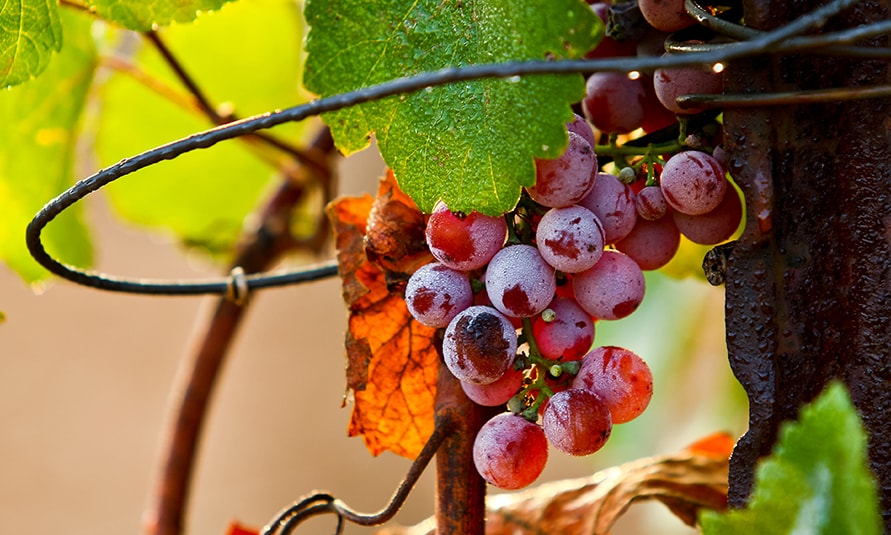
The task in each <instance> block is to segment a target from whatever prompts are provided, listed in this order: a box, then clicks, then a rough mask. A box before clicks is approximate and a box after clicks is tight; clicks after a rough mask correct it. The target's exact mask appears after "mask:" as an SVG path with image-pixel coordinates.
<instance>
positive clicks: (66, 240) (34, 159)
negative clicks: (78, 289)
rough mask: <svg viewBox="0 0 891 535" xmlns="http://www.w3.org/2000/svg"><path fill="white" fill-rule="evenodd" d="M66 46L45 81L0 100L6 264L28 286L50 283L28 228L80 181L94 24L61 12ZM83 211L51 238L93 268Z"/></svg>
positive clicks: (1, 238)
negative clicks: (75, 167)
mask: <svg viewBox="0 0 891 535" xmlns="http://www.w3.org/2000/svg"><path fill="white" fill-rule="evenodd" d="M60 20H61V27H62V28H63V29H64V32H65V46H64V48H63V49H62V51H61V52H60V53H59V54H58V57H56V58H54V59H53V61H52V62H51V63H50V64H49V66H48V67H47V69H46V71H44V72H43V74H42V75H41V76H39V77H38V78H37V79H35V80H32V81H30V82H28V83H26V84H23V85H21V86H17V87H14V88H12V89H10V90H8V91H5V92H2V93H0V124H2V125H3V127H2V128H0V213H2V214H3V217H0V259H2V260H3V261H4V262H5V263H6V264H7V265H9V266H10V267H11V268H12V269H13V270H14V271H15V272H16V273H18V274H19V275H20V276H21V277H22V278H23V279H24V280H25V281H26V282H29V283H34V282H37V281H39V280H42V279H45V278H46V277H47V276H48V275H49V273H47V272H46V271H45V270H44V269H43V268H41V267H40V266H39V265H38V264H37V263H36V262H35V261H34V260H32V259H31V256H30V255H29V254H28V251H27V249H26V248H25V227H26V226H27V224H28V222H30V221H31V218H32V217H34V214H36V213H37V211H38V210H39V209H40V208H41V207H42V206H43V205H44V204H45V203H46V202H47V201H49V200H50V199H52V198H53V197H54V196H56V195H57V194H59V193H61V192H62V191H63V190H65V189H66V188H67V187H68V186H69V185H70V184H72V183H73V182H74V178H75V177H74V176H73V173H72V162H73V160H74V154H75V146H76V143H77V130H78V126H79V123H80V119H81V114H82V112H83V109H84V106H85V103H86V100H87V93H88V90H89V87H90V84H91V82H92V80H93V73H94V70H95V67H96V50H95V47H94V44H93V38H92V36H91V34H90V26H91V24H92V21H93V18H92V17H91V16H89V15H87V14H85V13H79V12H75V11H72V10H67V9H64V10H61V12H60ZM81 212H82V210H81V207H80V206H77V205H75V206H74V207H72V209H71V210H68V211H66V212H65V213H64V214H62V215H61V216H59V217H58V218H57V219H56V220H55V221H53V222H52V223H51V224H50V225H49V227H47V229H46V231H45V232H44V235H43V242H44V244H45V245H46V246H47V249H48V250H49V251H50V252H51V253H52V254H54V255H57V256H59V257H60V258H61V259H62V260H63V261H65V262H68V263H71V264H75V265H78V266H85V265H88V264H89V263H90V262H91V259H92V251H91V248H90V243H89V240H88V238H87V232H86V228H85V227H84V224H83V221H82V218H81Z"/></svg>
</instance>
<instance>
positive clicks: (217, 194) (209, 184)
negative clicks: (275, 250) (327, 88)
mask: <svg viewBox="0 0 891 535" xmlns="http://www.w3.org/2000/svg"><path fill="white" fill-rule="evenodd" d="M301 35H302V22H301V19H300V13H299V10H298V9H297V7H296V6H295V5H294V4H293V2H290V1H288V0H256V1H252V2H240V3H236V4H231V5H229V6H227V7H226V9H224V10H222V11H220V12H217V13H214V14H213V15H211V16H206V17H202V18H200V19H199V20H198V21H196V22H195V23H193V24H190V25H183V26H173V27H171V28H168V29H166V30H164V31H163V33H162V37H163V39H164V42H165V43H166V44H167V45H168V46H169V48H170V49H171V50H172V51H173V52H174V54H175V55H176V57H178V58H180V59H181V61H182V62H183V63H184V66H185V68H186V70H187V71H188V72H189V73H191V74H192V75H193V77H194V78H195V79H196V81H197V83H198V85H199V86H200V87H201V88H202V89H204V90H205V91H206V93H208V97H209V98H210V100H211V101H212V102H215V103H221V102H228V103H231V104H232V106H233V107H234V109H235V110H236V111H237V112H238V113H239V114H241V115H243V116H244V115H248V114H255V113H261V112H265V111H268V110H270V109H273V108H276V107H286V106H291V105H294V104H296V103H298V102H299V101H301V100H305V98H304V96H303V95H302V94H301V93H300V91H299V83H298V78H299V72H300V65H301V63H302V61H301V51H300V38H301ZM136 62H137V64H138V65H139V68H140V69H141V71H143V72H144V73H145V74H148V75H149V76H150V77H151V79H152V80H154V81H155V82H161V83H163V84H165V85H167V86H168V87H170V88H173V89H174V91H175V92H176V93H177V94H179V95H180V96H181V97H185V96H186V93H185V90H183V89H182V88H181V85H180V84H179V82H178V81H176V79H175V78H174V75H173V74H172V72H171V71H170V69H169V68H168V67H167V65H166V64H165V63H164V60H163V59H162V58H161V56H160V54H158V52H157V50H156V49H155V48H154V47H150V46H144V47H143V49H142V50H141V51H140V52H139V54H138V55H137V57H136ZM103 97H104V98H103V108H102V117H101V124H100V129H99V134H98V138H97V151H98V154H99V158H100V161H101V163H102V165H110V164H113V163H115V162H117V161H118V160H120V159H122V158H126V157H128V156H132V155H134V154H138V153H140V152H142V151H144V150H147V149H151V148H153V147H156V146H158V145H161V144H163V143H166V142H169V141H172V140H175V139H178V138H181V137H185V136H187V135H190V134H192V133H195V132H197V131H201V130H205V129H207V128H209V127H211V126H213V125H211V124H210V123H209V122H208V121H207V120H206V119H205V118H203V117H202V116H201V115H200V114H198V113H195V110H194V109H184V108H183V107H181V106H177V105H176V103H175V102H174V101H172V100H171V99H170V98H166V97H165V96H162V95H161V94H159V93H157V92H155V91H152V90H150V89H149V88H148V87H147V86H146V85H144V84H141V83H140V82H139V81H138V80H137V79H136V78H134V77H132V76H130V75H129V74H126V73H117V74H115V75H114V76H113V78H112V80H110V81H109V83H108V85H107V87H105V90H104V92H103ZM186 100H188V99H186ZM273 132H274V133H275V134H276V135H278V136H280V137H287V138H289V139H291V140H292V141H294V143H295V144H297V145H299V144H300V142H299V138H300V136H301V134H302V132H303V127H302V126H299V125H285V126H283V127H280V128H277V129H275V130H274V131H273ZM255 147H256V145H255ZM267 152H268V151H267ZM267 156H269V154H267ZM274 172H275V168H274V167H271V166H270V165H269V164H268V163H267V162H265V161H263V160H262V159H260V158H258V156H257V155H256V154H255V153H253V152H252V150H251V149H250V148H249V147H248V146H247V145H246V144H245V143H244V142H242V141H230V142H227V143H223V144H221V145H218V146H216V147H214V148H213V150H210V151H197V152H193V153H190V154H186V155H184V156H182V157H180V158H177V159H175V160H172V161H168V162H162V163H160V164H157V165H154V166H151V167H149V168H147V169H145V170H143V171H140V172H138V173H136V174H135V175H133V176H128V177H125V178H123V179H122V180H121V181H119V182H117V183H115V184H112V185H110V186H109V187H108V188H106V190H104V191H106V192H107V193H108V195H109V196H110V199H111V200H112V204H113V206H114V208H115V209H116V211H117V212H118V213H119V214H120V215H122V216H123V217H125V218H126V219H128V220H129V221H132V222H135V223H138V224H141V225H147V226H151V227H156V228H164V229H167V230H169V231H171V232H173V233H175V234H176V235H177V236H178V237H179V238H181V239H183V240H185V241H186V242H187V243H190V244H193V245H200V246H203V247H206V248H207V249H209V250H211V251H225V250H228V248H229V247H230V246H231V245H232V242H233V241H234V240H235V239H236V238H237V237H238V235H239V231H240V230H241V227H242V225H243V221H244V218H245V216H246V215H247V214H248V213H249V212H250V211H251V210H253V209H254V208H255V207H256V206H257V204H258V202H259V199H260V197H261V195H262V193H263V191H264V189H265V187H266V186H267V184H269V181H270V179H271V178H272V177H273V174H274Z"/></svg>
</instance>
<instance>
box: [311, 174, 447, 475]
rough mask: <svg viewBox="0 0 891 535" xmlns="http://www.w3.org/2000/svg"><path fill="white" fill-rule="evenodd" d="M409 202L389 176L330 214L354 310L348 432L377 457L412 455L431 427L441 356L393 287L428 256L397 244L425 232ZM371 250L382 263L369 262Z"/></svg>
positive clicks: (346, 290)
mask: <svg viewBox="0 0 891 535" xmlns="http://www.w3.org/2000/svg"><path fill="white" fill-rule="evenodd" d="M404 199H405V198H404V194H402V193H401V192H400V191H398V188H396V187H395V183H394V182H393V181H392V178H391V177H390V178H389V179H385V180H383V181H382V182H381V188H380V191H379V192H378V196H377V198H376V199H374V200H372V199H371V197H370V196H365V197H363V198H358V199H356V198H347V199H341V200H338V201H335V202H334V203H332V204H331V205H330V206H329V207H328V217H329V218H330V219H331V221H332V226H333V227H334V232H335V237H336V243H337V249H338V263H339V266H340V274H341V277H342V279H343V296H344V300H345V301H346V304H347V306H348V308H349V310H350V317H349V327H348V332H347V335H346V350H347V360H348V364H347V386H348V388H350V389H352V391H353V393H354V396H353V397H354V400H355V406H354V408H353V414H352V418H351V420H350V426H349V434H350V436H356V435H361V436H362V438H363V439H364V441H365V445H366V446H367V447H368V449H369V450H370V451H371V453H372V454H373V455H378V454H380V453H381V452H383V451H386V450H389V451H392V452H394V453H396V454H398V455H403V456H405V457H409V458H414V457H416V456H417V454H418V453H419V452H420V451H421V448H423V446H424V443H425V442H426V441H427V439H428V438H429V437H430V434H431V433H432V432H433V402H434V396H435V394H436V380H437V373H438V369H439V355H438V353H437V351H436V348H435V346H434V344H433V337H434V336H435V334H436V330H435V329H433V328H430V327H426V326H424V325H422V324H420V323H418V322H417V321H415V320H414V319H413V318H412V317H411V314H409V312H408V308H407V307H406V305H405V301H404V300H403V297H402V294H401V293H400V290H399V285H392V284H389V283H390V282H393V281H394V279H395V280H403V279H404V278H405V276H407V275H409V274H410V273H411V272H413V271H414V269H416V268H417V267H419V266H420V265H423V264H426V263H427V262H429V261H430V258H431V257H430V256H429V253H428V252H427V251H426V249H425V248H418V247H417V245H416V244H414V245H412V244H404V243H401V242H400V239H403V241H404V240H405V238H404V237H408V236H414V235H417V233H418V232H420V235H421V236H423V223H424V219H423V215H422V214H421V213H420V212H419V211H418V210H417V208H416V207H414V204H413V203H410V201H409V203H410V204H408V203H406V202H404ZM366 221H367V223H366ZM418 229H420V230H418ZM366 231H367V234H368V236H367V237H366ZM400 236H401V237H403V238H400ZM366 248H368V250H372V249H373V250H374V251H375V252H374V253H373V254H372V256H373V257H374V258H375V260H377V261H378V262H379V263H380V265H378V264H376V263H374V262H371V261H369V260H368V257H367V256H366ZM381 266H383V267H384V268H383V269H382V267H381ZM391 268H392V269H398V270H404V271H398V272H397V271H392V269H391Z"/></svg>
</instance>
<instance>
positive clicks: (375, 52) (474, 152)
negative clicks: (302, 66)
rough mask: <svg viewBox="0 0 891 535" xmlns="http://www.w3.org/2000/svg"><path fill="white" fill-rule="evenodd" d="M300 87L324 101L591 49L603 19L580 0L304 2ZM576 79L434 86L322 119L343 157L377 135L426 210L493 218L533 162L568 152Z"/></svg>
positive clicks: (513, 198) (508, 204) (579, 92)
mask: <svg viewBox="0 0 891 535" xmlns="http://www.w3.org/2000/svg"><path fill="white" fill-rule="evenodd" d="M306 18H307V21H308V23H309V24H310V26H311V30H310V33H309V37H308V40H307V50H308V52H309V56H308V58H307V66H306V72H305V79H306V85H307V87H308V88H309V89H311V90H313V91H315V92H317V93H319V94H321V95H323V96H330V95H333V94H336V93H341V92H345V91H349V90H353V89H357V88H360V87H364V86H369V85H373V84H378V83H382V82H385V81H388V80H391V79H394V78H399V77H403V76H411V75H415V74H419V73H421V72H424V71H430V70H436V69H440V68H443V67H449V66H459V65H470V64H482V63H497V62H506V61H510V60H521V59H545V58H547V57H555V58H564V57H579V56H581V55H582V54H584V53H585V52H586V51H587V50H589V49H591V48H593V46H594V45H595V44H596V42H597V39H598V38H599V36H600V33H601V32H602V27H601V24H600V20H599V19H598V18H597V17H596V16H594V15H593V14H592V11H591V10H590V9H589V8H588V6H587V5H586V4H585V3H584V2H579V1H578V0H529V1H524V2H514V1H508V0H479V1H464V2H442V1H441V0H417V1H406V0H386V1H379V2H368V1H366V0H310V1H309V2H308V3H307V6H306ZM583 94H584V80H583V79H582V77H581V76H580V75H567V76H526V77H523V78H522V79H519V78H518V79H515V80H498V79H489V80H481V81H474V82H462V83H457V84H453V85H449V86H445V87H437V88H430V89H429V90H425V91H420V92H418V93H414V94H411V95H404V96H398V97H391V98H388V99H385V100H382V101H378V102H372V103H368V104H363V105H360V106H356V107H353V108H350V109H347V110H343V111H341V112H337V113H334V114H330V115H328V116H326V122H327V123H328V125H329V126H331V128H332V131H333V133H334V137H335V140H336V141H337V144H338V146H339V147H340V149H341V150H342V151H344V152H345V153H350V152H353V151H357V150H360V149H362V148H364V147H366V146H367V144H368V142H369V135H370V133H372V132H373V133H374V134H375V136H376V138H377V141H378V144H379V146H380V150H381V154H382V155H383V157H384V160H385V161H386V162H387V164H388V165H389V166H390V168H391V169H393V171H394V173H395V175H396V178H397V180H398V181H399V185H400V186H401V187H402V188H403V189H404V190H405V192H406V193H408V194H409V195H410V196H411V197H412V198H413V199H414V200H415V201H416V202H417V203H418V205H419V206H420V207H421V208H422V209H423V210H425V211H430V210H431V209H432V207H433V205H434V204H435V202H436V201H437V200H438V199H440V198H443V199H444V200H445V201H446V202H447V203H448V204H449V207H450V208H452V209H453V210H460V211H465V212H469V211H471V210H472V209H477V210H479V211H482V212H485V213H489V214H498V213H501V212H504V211H507V210H509V209H511V208H512V207H513V206H514V205H515V204H516V202H517V200H518V199H519V195H520V190H521V187H522V186H529V185H532V184H533V183H534V181H535V169H534V164H533V159H532V157H533V156H542V157H544V156H547V157H555V156H557V155H559V154H560V152H562V148H564V147H565V146H566V143H567V137H566V131H565V127H564V126H563V125H564V123H565V122H566V121H568V120H570V119H571V118H572V112H571V110H570V107H569V104H570V103H572V102H574V101H577V100H579V99H580V98H581V97H582V96H583Z"/></svg>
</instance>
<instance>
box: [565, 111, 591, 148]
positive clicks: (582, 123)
mask: <svg viewBox="0 0 891 535" xmlns="http://www.w3.org/2000/svg"><path fill="white" fill-rule="evenodd" d="M573 115H574V118H573V120H572V121H570V122H568V123H566V129H567V130H569V131H570V132H572V133H573V134H578V135H580V136H582V139H584V140H585V141H587V142H588V145H591V147H592V148H593V147H594V145H596V144H597V141H596V140H595V139H594V131H593V130H591V125H589V124H588V121H586V120H585V118H584V117H582V116H581V115H579V114H577V113H574V114H573Z"/></svg>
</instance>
